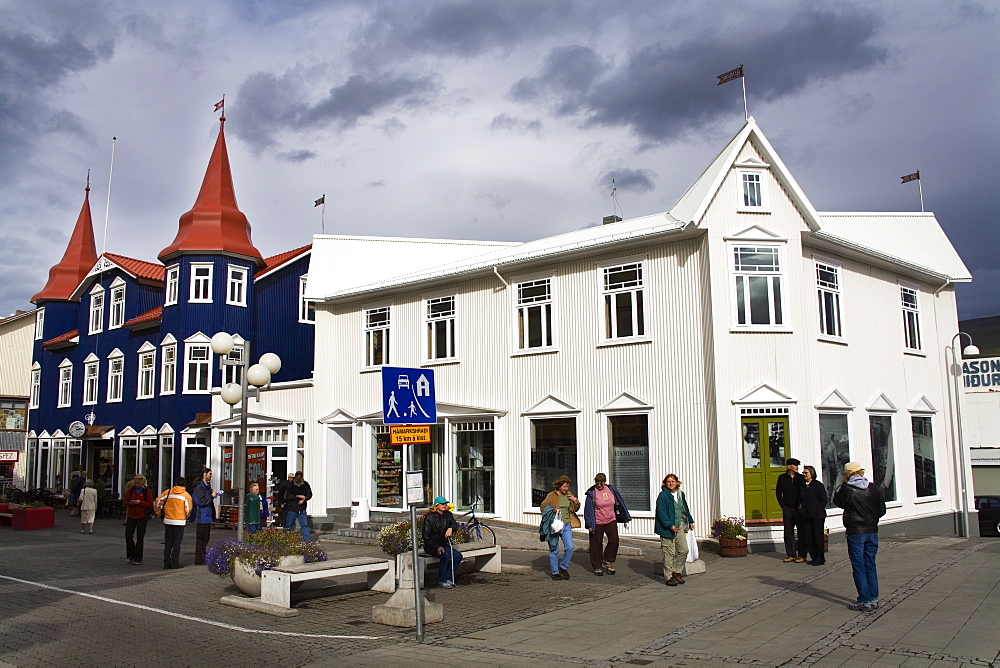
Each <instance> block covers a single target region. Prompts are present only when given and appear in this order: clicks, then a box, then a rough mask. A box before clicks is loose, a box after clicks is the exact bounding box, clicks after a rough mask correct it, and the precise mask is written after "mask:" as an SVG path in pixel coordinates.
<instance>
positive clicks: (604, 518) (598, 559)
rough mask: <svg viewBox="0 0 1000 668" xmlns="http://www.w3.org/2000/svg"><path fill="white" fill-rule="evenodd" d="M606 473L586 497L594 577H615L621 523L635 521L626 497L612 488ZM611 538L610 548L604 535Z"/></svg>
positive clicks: (584, 512)
mask: <svg viewBox="0 0 1000 668" xmlns="http://www.w3.org/2000/svg"><path fill="white" fill-rule="evenodd" d="M607 483H608V477H607V476H606V475H604V474H603V473H598V474H597V475H596V476H594V484H593V485H592V486H591V487H590V489H588V490H587V493H586V494H585V495H584V496H585V497H586V501H584V506H583V523H584V526H586V527H587V530H588V531H590V548H589V549H590V565H591V567H593V569H594V575H604V571H605V570H606V571H607V572H608V575H614V574H615V559H617V558H618V523H619V522H621V523H622V524H628V523H629V522H631V521H632V516H631V515H629V512H628V508H626V507H625V501H623V500H622V495H621V493H619V491H618V489H617V488H616V487H615V486H614V485H609V484H607ZM605 535H607V537H608V544H607V547H605V546H604V536H605Z"/></svg>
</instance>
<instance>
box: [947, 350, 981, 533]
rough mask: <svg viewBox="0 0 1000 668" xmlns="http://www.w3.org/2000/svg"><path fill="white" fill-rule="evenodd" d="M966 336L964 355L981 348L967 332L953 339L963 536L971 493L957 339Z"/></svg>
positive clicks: (966, 525)
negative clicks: (966, 472)
mask: <svg viewBox="0 0 1000 668" xmlns="http://www.w3.org/2000/svg"><path fill="white" fill-rule="evenodd" d="M962 336H964V337H966V338H967V339H968V340H969V345H967V346H966V347H965V348H963V349H962V357H965V356H966V355H978V354H979V348H977V347H976V346H974V345H973V344H972V337H971V336H969V335H968V334H966V333H965V332H959V333H958V334H956V335H955V336H953V337H952V339H951V367H952V373H953V374H954V376H955V419H956V422H957V423H958V424H957V434H958V442H957V447H956V449H957V450H958V468H959V470H960V471H961V481H962V484H961V495H962V537H963V538H968V537H969V495H968V492H967V491H966V486H967V483H966V478H965V441H964V440H963V438H962V384H961V379H962V368H961V367H960V366H959V365H958V356H957V355H956V354H955V341H957V340H958V339H959V337H962Z"/></svg>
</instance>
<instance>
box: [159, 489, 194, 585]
mask: <svg viewBox="0 0 1000 668" xmlns="http://www.w3.org/2000/svg"><path fill="white" fill-rule="evenodd" d="M185 482H186V481H185V480H184V476H177V477H176V478H175V479H174V486H173V487H171V488H170V489H168V490H167V491H165V492H163V493H162V494H160V495H159V496H158V497H156V501H154V502H153V506H154V508H155V509H156V512H158V513H159V512H162V513H163V567H164V568H181V567H182V566H183V564H181V541H182V540H184V526H185V525H186V524H187V520H188V515H190V514H191V511H192V509H193V508H194V501H193V500H192V499H191V495H190V494H188V492H187V489H186V488H185V487H184V483H185Z"/></svg>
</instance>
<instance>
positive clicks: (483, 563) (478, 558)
mask: <svg viewBox="0 0 1000 668" xmlns="http://www.w3.org/2000/svg"><path fill="white" fill-rule="evenodd" d="M473 545H475V543H473ZM457 549H458V551H459V552H461V553H462V563H463V564H465V563H471V564H472V569H473V570H475V571H482V572H483V573H500V572H502V568H501V566H502V563H501V559H502V557H501V554H502V551H501V550H500V546H499V545H491V546H489V547H470V548H468V549H465V550H463V549H462V546H461V545H459V546H457ZM438 561H439V559H438V558H437V557H429V556H427V555H424V554H422V555H420V562H421V563H422V564H424V567H425V570H426V566H427V565H430V564H436V563H438Z"/></svg>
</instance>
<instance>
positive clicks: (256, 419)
mask: <svg viewBox="0 0 1000 668" xmlns="http://www.w3.org/2000/svg"><path fill="white" fill-rule="evenodd" d="M291 424H292V421H291V420H289V419H288V418H283V417H277V416H274V415H262V414H260V413H249V412H248V413H247V427H250V428H253V427H287V426H289V425H291ZM208 426H209V427H210V428H212V429H238V428H239V426H240V416H239V414H236V415H233V416H232V417H228V418H225V419H224V420H216V421H215V422H213V423H212V424H210V425H208Z"/></svg>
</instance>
